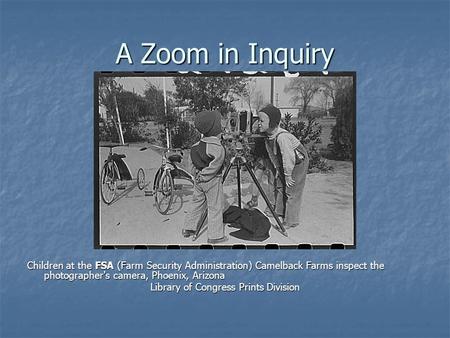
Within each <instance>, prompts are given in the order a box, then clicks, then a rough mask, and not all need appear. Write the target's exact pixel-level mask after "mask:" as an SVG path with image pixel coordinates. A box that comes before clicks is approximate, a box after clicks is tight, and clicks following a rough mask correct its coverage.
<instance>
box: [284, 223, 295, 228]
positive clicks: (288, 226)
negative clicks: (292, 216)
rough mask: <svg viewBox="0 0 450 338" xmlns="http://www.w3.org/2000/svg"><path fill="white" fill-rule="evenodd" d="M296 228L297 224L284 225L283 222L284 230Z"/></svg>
mask: <svg viewBox="0 0 450 338" xmlns="http://www.w3.org/2000/svg"><path fill="white" fill-rule="evenodd" d="M296 227H298V223H285V222H283V228H285V229H291V228H296Z"/></svg>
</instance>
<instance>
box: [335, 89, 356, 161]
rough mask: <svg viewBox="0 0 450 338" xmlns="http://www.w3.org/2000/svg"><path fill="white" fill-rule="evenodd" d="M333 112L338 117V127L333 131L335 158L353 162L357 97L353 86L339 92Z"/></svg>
mask: <svg viewBox="0 0 450 338" xmlns="http://www.w3.org/2000/svg"><path fill="white" fill-rule="evenodd" d="M333 110H334V113H335V115H336V125H335V126H334V127H333V129H332V131H331V141H332V142H333V153H334V156H335V157H336V158H337V159H342V160H352V159H353V149H354V144H355V140H354V135H353V125H354V123H355V121H354V116H355V97H354V95H353V88H352V86H345V87H343V88H342V89H340V90H339V91H338V92H337V95H336V101H335V106H334V108H333Z"/></svg>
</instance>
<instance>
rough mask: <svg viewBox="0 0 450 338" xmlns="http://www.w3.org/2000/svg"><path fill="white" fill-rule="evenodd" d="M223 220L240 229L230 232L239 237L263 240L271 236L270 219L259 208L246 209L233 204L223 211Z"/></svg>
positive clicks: (248, 239) (249, 239)
mask: <svg viewBox="0 0 450 338" xmlns="http://www.w3.org/2000/svg"><path fill="white" fill-rule="evenodd" d="M223 222H224V223H230V227H233V228H238V229H239V230H237V231H234V232H231V233H230V235H231V236H233V237H236V238H239V239H244V240H247V241H258V242H262V241H265V240H266V239H267V238H269V237H270V235H269V230H270V227H271V224H270V221H269V219H268V218H267V217H266V216H265V215H264V214H263V213H262V212H261V211H259V210H258V209H251V210H246V209H241V208H239V207H237V206H231V207H229V208H228V209H227V210H226V211H225V212H224V213H223Z"/></svg>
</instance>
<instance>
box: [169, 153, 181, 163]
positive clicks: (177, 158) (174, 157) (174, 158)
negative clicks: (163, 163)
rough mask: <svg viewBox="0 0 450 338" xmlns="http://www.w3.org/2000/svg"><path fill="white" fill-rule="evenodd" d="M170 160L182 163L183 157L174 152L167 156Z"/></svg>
mask: <svg viewBox="0 0 450 338" xmlns="http://www.w3.org/2000/svg"><path fill="white" fill-rule="evenodd" d="M167 159H168V160H169V161H170V162H178V163H181V160H182V159H183V157H182V156H181V155H180V154H173V155H170V156H168V157H167Z"/></svg>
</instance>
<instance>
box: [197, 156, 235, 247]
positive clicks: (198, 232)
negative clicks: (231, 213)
mask: <svg viewBox="0 0 450 338" xmlns="http://www.w3.org/2000/svg"><path fill="white" fill-rule="evenodd" d="M233 163H234V159H232V160H231V161H230V164H228V166H227V168H226V169H225V173H224V174H223V178H222V183H223V182H225V180H226V179H227V176H228V174H229V172H230V169H231V167H232V166H233ZM207 216H208V210H205V212H204V213H203V214H202V217H201V218H200V221H199V222H198V224H197V230H195V234H194V236H192V241H195V240H196V239H197V238H198V236H199V235H200V232H201V231H202V228H203V226H204V225H205V221H206V217H207Z"/></svg>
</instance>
